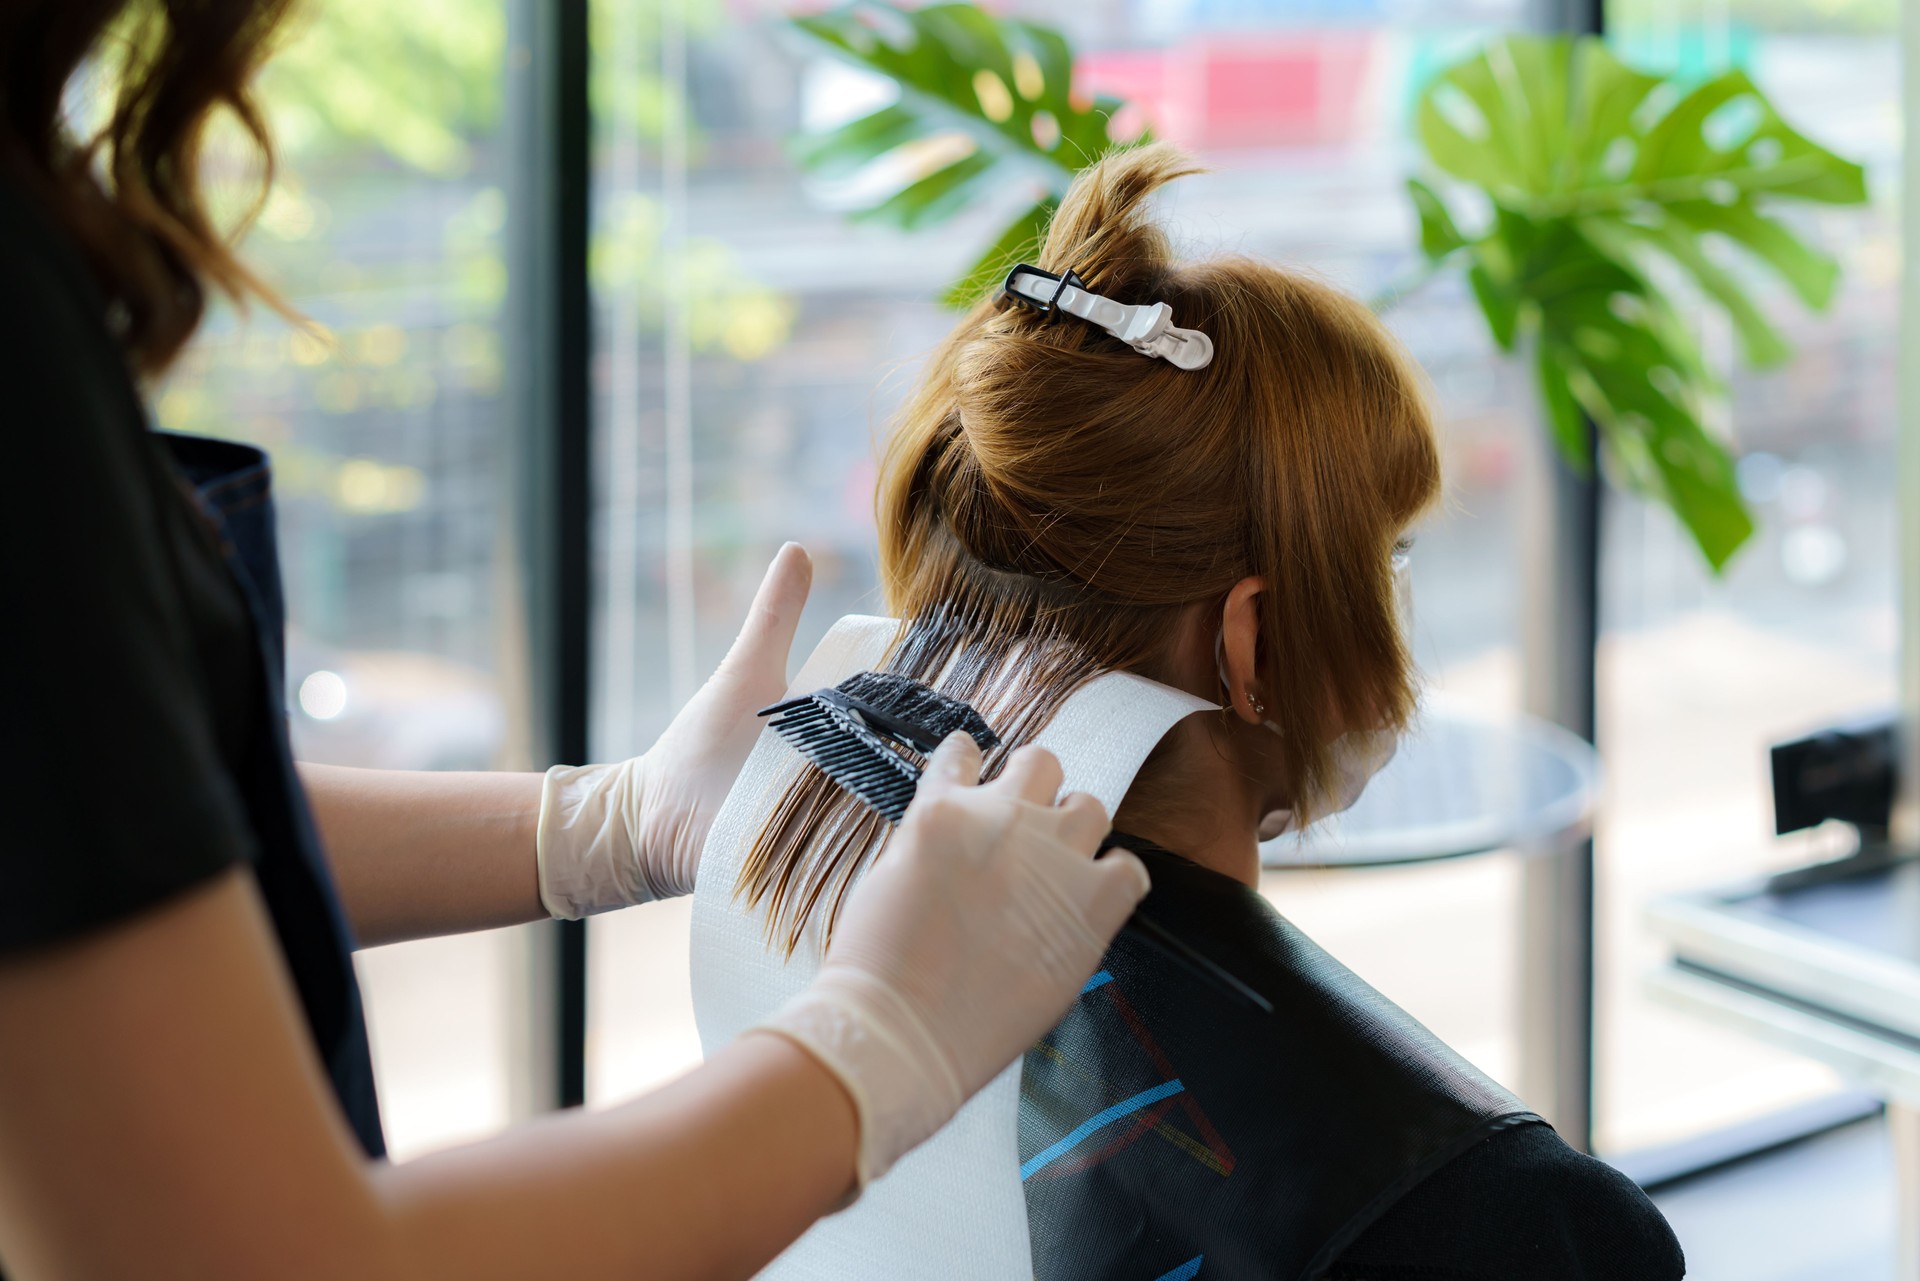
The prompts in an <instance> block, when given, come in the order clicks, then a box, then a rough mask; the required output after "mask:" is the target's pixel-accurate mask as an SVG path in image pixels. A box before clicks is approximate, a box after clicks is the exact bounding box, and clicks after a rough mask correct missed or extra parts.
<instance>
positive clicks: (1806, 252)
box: [1407, 36, 1866, 571]
mask: <svg viewBox="0 0 1920 1281" xmlns="http://www.w3.org/2000/svg"><path fill="white" fill-rule="evenodd" d="M1417 126H1418V133H1419V138H1420V142H1421V145H1422V147H1423V148H1424V150H1425V152H1426V155H1427V159H1428V160H1429V161H1430V162H1431V164H1432V167H1433V169H1435V170H1437V171H1438V172H1439V174H1441V175H1445V176H1446V177H1448V178H1451V179H1454V180H1456V181H1457V182H1458V183H1461V184H1466V185H1469V186H1471V187H1475V188H1478V189H1479V191H1480V192H1481V193H1482V195H1483V197H1484V201H1483V202H1482V203H1483V204H1484V206H1485V207H1486V208H1487V209H1488V210H1489V212H1488V214H1487V216H1486V217H1485V219H1484V225H1481V226H1479V227H1477V228H1474V229H1471V230H1466V229H1462V228H1461V227H1460V226H1459V225H1458V224H1457V223H1456V222H1455V220H1454V218H1453V216H1452V214H1451V212H1450V210H1449V206H1448V202H1447V200H1446V199H1445V197H1444V196H1443V194H1442V192H1441V191H1440V190H1438V189H1436V186H1435V184H1433V183H1429V182H1427V181H1423V180H1422V179H1420V178H1413V179H1410V180H1409V182H1408V184H1407V186H1408V191H1409V194H1410V195H1411V196H1412V199H1413V203H1414V207H1415V209H1416V211H1417V212H1418V214H1419V218H1420V248H1421V251H1422V252H1423V254H1424V255H1425V256H1426V258H1427V260H1428V262H1429V263H1430V264H1431V265H1433V266H1434V267H1444V266H1452V265H1458V266H1460V267H1462V268H1464V270H1465V272H1466V275H1467V280H1468V283H1469V285H1470V286H1471V288H1472V290H1473V293H1474V297H1475V299H1476V300H1477V301H1478V303H1479V305H1480V309H1481V311H1482V313H1483V314H1484V315H1485V316H1486V320H1487V325H1488V328H1489V329H1490V330H1491V331H1492V334H1493V337H1494V340H1495V341H1496V342H1497V343H1498V344H1499V345H1500V346H1501V347H1502V348H1503V349H1506V350H1509V351H1512V350H1525V351H1527V352H1528V354H1529V355H1530V357H1531V359H1532V362H1533V369H1534V373H1535V377H1536V381H1537V385H1538V388H1539V392H1540V398H1541V401H1542V402H1543V404H1544V406H1545V408H1546V410H1547V420H1548V424H1549V426H1550V428H1551V430H1552V432H1553V434H1554V437H1555V439H1556V440H1557V441H1558V442H1559V444H1560V445H1561V447H1562V448H1563V450H1564V452H1565V453H1566V455H1567V457H1568V459H1569V460H1570V461H1571V462H1573V463H1574V465H1576V466H1578V467H1582V468H1584V467H1585V465H1586V459H1587V458H1588V448H1587V446H1588V441H1587V431H1588V427H1587V423H1588V421H1589V419H1590V420H1591V421H1592V422H1594V423H1597V424H1599V427H1600V431H1601V440H1602V443H1603V445H1604V447H1605V450H1606V453H1607V456H1608V458H1609V460H1610V462H1611V463H1612V464H1613V468H1614V470H1615V472H1616V473H1617V474H1618V476H1619V477H1620V478H1622V479H1623V480H1624V481H1625V482H1626V483H1627V484H1629V485H1631V486H1633V487H1635V488H1636V489H1639V490H1641V491H1642V492H1645V493H1648V494H1651V495H1654V496H1655V497H1657V498H1659V499H1661V500H1663V501H1664V502H1666V503H1667V504H1668V505H1669V506H1670V507H1671V508H1672V509H1673V511H1674V513H1675V514H1676V515H1677V516H1678V517H1679V519H1680V520H1681V522H1682V523H1683V524H1684V525H1685V526H1686V527H1687V529H1688V531H1689V532H1690V533H1691V534H1692V535H1693V538H1694V541H1695V542H1696V543H1697V544H1698V545H1699V547H1700V550H1701V552H1702V554H1703V555H1705V557H1706V559H1707V561H1708V563H1709V564H1711V565H1712V566H1713V567H1714V569H1715V570H1716V571H1717V570H1719V569H1721V568H1723V567H1724V566H1725V565H1726V563H1727V561H1728V560H1729V559H1730V558H1731V557H1732V556H1733V554H1734V552H1735V551H1736V550H1738V549H1739V547H1740V545H1741V544H1742V543H1743V542H1745V541H1746V539H1747V538H1748V536H1749V535H1750V534H1751V533H1752V532H1753V521H1752V518H1751V516H1750V515H1749V513H1748V512H1747V509H1746V505H1745V503H1744V502H1743V501H1742V500H1741V497H1740V491H1739V487H1738V486H1737V484H1736V483H1735V479H1734V469H1733V460H1732V457H1731V455H1730V453H1729V451H1728V447H1727V444H1726V442H1725V441H1723V440H1722V439H1721V438H1720V437H1719V436H1717V435H1715V434H1714V433H1713V432H1711V431H1709V430H1708V429H1707V428H1706V426H1705V423H1704V417H1705V415H1706V414H1707V413H1708V412H1710V406H1711V405H1712V404H1713V403H1714V401H1715V400H1716V399H1717V398H1718V397H1720V396H1722V395H1723V394H1724V386H1723V384H1722V381H1721V379H1720V378H1719V377H1718V376H1717V375H1716V373H1715V371H1714V370H1713V368H1712V367H1711V366H1710V365H1709V363H1708V362H1707V360H1706V359H1705V357H1704V356H1703V354H1702V352H1701V349H1700V344H1699V341H1698V339H1697V338H1696V336H1695V333H1694V326H1692V325H1691V324H1689V323H1688V318H1687V310H1688V308H1690V307H1692V306H1695V305H1707V306H1712V307H1715V308H1717V309H1719V310H1720V311H1722V312H1723V313H1725V315H1726V317H1727V319H1728V320H1729V322H1730V323H1731V325H1732V328H1733V330H1734V332H1735V333H1736V334H1737V335H1738V338H1739V344H1740V349H1741V354H1742V355H1743V356H1744V358H1745V359H1746V360H1747V361H1748V362H1749V363H1750V364H1753V365H1755V366H1768V365H1775V364H1778V363H1780V362H1781V361H1783V360H1785V359H1786V358H1787V357H1788V356H1789V355H1790V354H1791V350H1792V349H1791V348H1790V346H1789V345H1788V343H1787V341H1786V339H1785V337H1783V336H1782V335H1781V333H1780V331H1779V329H1778V328H1777V327H1776V326H1775V325H1774V323H1773V322H1772V320H1771V319H1769V317H1768V314H1767V310H1766V308H1765V307H1764V306H1763V305H1762V304H1761V302H1760V301H1759V300H1758V299H1757V298H1756V297H1755V296H1754V294H1753V292H1752V283H1753V279H1754V276H1755V275H1756V274H1757V273H1754V272H1752V271H1749V270H1743V266H1744V264H1742V263H1740V262H1739V261H1738V258H1740V257H1743V256H1744V257H1745V258H1747V259H1748V260H1750V261H1751V262H1753V263H1757V264H1759V265H1760V266H1761V267H1763V268H1765V269H1767V270H1768V271H1770V272H1771V273H1772V274H1773V275H1774V276H1776V277H1778V278H1779V279H1780V280H1781V281H1783V282H1784V283H1785V284H1786V285H1787V286H1788V288H1790V289H1791V290H1792V292H1793V293H1794V294H1796V295H1797V296H1798V297H1799V299H1800V301H1801V302H1802V303H1804V304H1805V305H1806V306H1808V307H1810V308H1813V309H1815V310H1820V309H1824V308H1825V307H1826V306H1827V304H1828V303H1829V302H1830V301H1831V300H1832V297H1833V291H1834V286H1835V284H1836V282H1837V281H1838V279H1839V275H1840V269H1839V266H1838V264H1837V263H1835V262H1834V261H1833V259H1832V258H1830V257H1829V256H1828V255H1826V254H1824V253H1822V252H1820V251H1819V250H1818V249H1816V248H1813V247H1812V246H1810V245H1808V244H1807V243H1806V242H1805V241H1804V240H1802V239H1801V238H1800V236H1799V235H1798V234H1797V233H1795V232H1794V230H1793V229H1792V228H1790V227H1789V226H1788V225H1787V224H1785V223H1784V222H1781V221H1780V220H1779V219H1778V218H1776V217H1775V216H1773V212H1772V211H1773V209H1774V208H1775V207H1776V206H1779V205H1782V204H1786V203H1789V202H1815V203H1822V204H1839V205H1845V204H1859V203H1861V202H1863V201H1864V200H1865V199H1866V182H1865V176H1864V174H1863V172H1862V170H1861V168H1860V166H1859V165H1857V164H1853V163H1851V162H1849V161H1847V160H1843V159H1841V158H1840V157H1839V156H1836V155H1834V154H1833V153H1832V152H1830V151H1828V150H1826V149H1825V148H1823V147H1821V146H1819V145H1817V144H1816V143H1814V142H1811V141H1809V140H1808V139H1807V138H1805V137H1804V136H1802V135H1801V134H1799V133H1796V132H1795V131H1794V130H1793V129H1792V128H1791V127H1789V126H1788V125H1787V123H1786V122H1785V121H1784V120H1782V119H1781V118H1780V115H1779V113H1778V112H1776V111H1775V110H1774V108H1773V106H1772V104H1771V103H1769V102H1768V101H1767V99H1766V96H1765V95H1764V94H1762V93H1761V92H1760V91H1759V90H1758V89H1757V88H1755V87H1754V84H1753V82H1752V81H1751V80H1749V79H1748V78H1747V76H1746V74H1745V73H1744V72H1740V71H1729V72H1727V73H1725V74H1723V75H1719V76H1716V77H1714V78H1713V79H1711V80H1708V81H1706V82H1705V83H1703V84H1697V85H1694V86H1692V87H1690V88H1688V87H1684V86H1681V85H1679V84H1677V83H1675V82H1674V81H1673V80H1670V79H1667V78H1663V77H1660V76H1654V75H1647V74H1644V73H1641V72H1638V71H1634V70H1632V69H1631V68H1628V67H1626V66H1624V65H1622V64H1621V63H1620V62H1619V61H1618V60H1617V59H1615V58H1614V56H1613V55H1612V54H1611V53H1610V52H1609V51H1608V50H1607V47H1606V45H1605V44H1604V43H1602V42H1601V41H1599V40H1597V39H1581V40H1577V41H1575V40H1569V39H1566V38H1545V37H1531V36H1514V37H1509V38H1506V39H1503V40H1500V41H1498V42H1496V43H1494V44H1493V45H1491V46H1489V47H1488V48H1487V49H1486V50H1485V51H1483V52H1482V53H1480V54H1478V55H1476V56H1474V57H1472V58H1469V59H1468V60H1466V61H1464V62H1461V63H1459V64H1457V65H1455V66H1453V67H1451V68H1449V69H1447V70H1446V71H1444V72H1442V73H1441V74H1440V75H1439V76H1438V77H1436V78H1435V80H1434V81H1433V82H1432V83H1431V84H1430V85H1429V86H1428V87H1427V89H1426V90H1425V92H1424V93H1423V94H1422V96H1421V99H1420V103H1419V108H1418V117H1417ZM1679 281H1685V282H1686V285H1685V287H1684V288H1683V289H1681V290H1680V291H1679V292H1678V293H1675V292H1670V290H1669V288H1668V285H1669V283H1677V282H1679Z"/></svg>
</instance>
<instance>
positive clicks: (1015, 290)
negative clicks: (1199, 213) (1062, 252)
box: [1004, 262, 1213, 369]
mask: <svg viewBox="0 0 1920 1281" xmlns="http://www.w3.org/2000/svg"><path fill="white" fill-rule="evenodd" d="M1004 288H1005V289H1006V292H1007V296H1008V297H1009V298H1013V299H1016V300H1018V301H1020V302H1023V303H1026V304H1027V305H1028V306H1029V307H1038V308H1039V309H1040V310H1041V311H1044V312H1046V313H1048V314H1049V315H1055V314H1058V313H1059V312H1063V311H1064V312H1066V313H1067V314H1068V315H1070V316H1078V317H1079V318H1080V319H1082V320H1084V321H1087V322H1088V323H1090V324H1095V325H1098V326H1100V328H1102V329H1104V330H1106V331H1107V332H1108V333H1110V334H1112V335H1113V336H1114V337H1115V338H1118V339H1119V340H1120V341H1121V342H1124V343H1126V344H1127V345H1128V346H1129V347H1132V348H1133V349H1134V350H1135V351H1137V352H1139V353H1140V354H1141V355H1143V356H1158V357H1159V358H1160V359H1161V360H1164V361H1166V362H1167V363H1168V364H1170V365H1173V366H1174V367H1176V368H1178V369H1204V368H1206V367H1207V365H1209V364H1210V363H1212V361H1213V340H1212V339H1211V338H1209V337H1207V336H1206V335H1205V334H1203V333H1201V332H1200V331H1199V330H1198V329H1181V328H1179V327H1178V326H1177V325H1175V324H1174V323H1173V308H1171V307H1169V306H1167V304H1165V303H1163V302H1156V303H1145V304H1142V305H1140V306H1137V307H1129V306H1127V305H1126V304H1125V303H1117V302H1115V301H1114V300H1113V299H1111V298H1103V297H1101V296H1100V295H1099V294H1096V293H1094V292H1093V291H1092V290H1091V289H1088V288H1087V282H1086V281H1084V280H1082V279H1080V277H1079V276H1078V275H1077V274H1076V273H1075V272H1073V271H1071V270H1069V271H1068V272H1067V273H1066V274H1065V275H1064V276H1056V275H1054V274H1053V273H1052V272H1050V271H1042V270H1040V269H1039V268H1038V267H1030V266H1028V265H1027V264H1026V263H1024V262H1023V263H1021V264H1020V265H1019V266H1018V267H1015V268H1014V269H1013V270H1012V271H1010V272H1008V273H1007V282H1006V285H1005V286H1004Z"/></svg>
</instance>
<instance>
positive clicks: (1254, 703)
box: [1247, 694, 1267, 716]
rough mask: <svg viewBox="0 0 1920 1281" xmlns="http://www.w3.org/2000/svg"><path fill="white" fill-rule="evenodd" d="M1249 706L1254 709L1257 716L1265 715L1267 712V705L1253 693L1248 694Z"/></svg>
mask: <svg viewBox="0 0 1920 1281" xmlns="http://www.w3.org/2000/svg"><path fill="white" fill-rule="evenodd" d="M1247 706H1248V707H1251V708H1252V709H1253V714H1254V715H1255V716H1265V715H1266V714H1267V705H1266V704H1265V703H1263V702H1261V701H1260V700H1259V699H1257V698H1255V697H1254V696H1253V695H1252V694H1248V695H1247Z"/></svg>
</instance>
